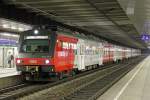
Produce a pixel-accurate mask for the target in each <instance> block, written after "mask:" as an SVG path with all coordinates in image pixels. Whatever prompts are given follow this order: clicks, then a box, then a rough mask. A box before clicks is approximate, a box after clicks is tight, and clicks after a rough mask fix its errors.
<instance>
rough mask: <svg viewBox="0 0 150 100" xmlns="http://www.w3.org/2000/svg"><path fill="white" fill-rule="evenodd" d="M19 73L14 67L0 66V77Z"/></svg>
mask: <svg viewBox="0 0 150 100" xmlns="http://www.w3.org/2000/svg"><path fill="white" fill-rule="evenodd" d="M19 74H20V73H19V72H18V71H17V70H16V68H0V78H3V77H8V76H14V75H19Z"/></svg>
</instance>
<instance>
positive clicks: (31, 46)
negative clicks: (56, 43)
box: [21, 39, 49, 53]
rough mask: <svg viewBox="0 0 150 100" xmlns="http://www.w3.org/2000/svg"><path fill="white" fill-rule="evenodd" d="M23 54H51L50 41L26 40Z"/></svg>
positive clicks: (22, 49) (22, 50)
mask: <svg viewBox="0 0 150 100" xmlns="http://www.w3.org/2000/svg"><path fill="white" fill-rule="evenodd" d="M21 52H27V53H33V52H41V53H48V52H49V40H48V39H26V40H24V41H23V43H22V46H21Z"/></svg>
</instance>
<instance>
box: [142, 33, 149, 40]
mask: <svg viewBox="0 0 150 100" xmlns="http://www.w3.org/2000/svg"><path fill="white" fill-rule="evenodd" d="M141 39H142V40H143V41H149V40H150V35H149V34H143V35H141Z"/></svg>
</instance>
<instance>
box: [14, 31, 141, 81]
mask: <svg viewBox="0 0 150 100" xmlns="http://www.w3.org/2000/svg"><path fill="white" fill-rule="evenodd" d="M19 41H20V42H19V43H20V47H19V56H18V58H17V59H16V66H17V70H19V71H21V72H22V75H23V76H24V77H25V78H26V80H31V81H37V80H38V81H45V80H46V81H49V80H52V79H53V78H59V79H62V78H63V77H65V76H70V75H73V74H75V73H77V72H79V71H85V70H91V69H92V68H95V67H98V66H100V65H103V64H105V63H109V62H116V61H118V60H122V59H123V58H127V56H128V57H130V56H137V55H139V54H140V51H138V50H136V49H133V50H132V51H131V49H128V50H127V49H126V50H125V49H124V47H121V46H116V45H113V44H111V43H108V42H107V41H100V40H98V39H95V38H92V37H90V38H88V37H87V36H84V35H79V34H73V33H71V34H68V33H64V32H59V31H56V32H53V31H50V30H44V29H40V30H29V31H26V32H23V33H22V34H21V36H20V40H19ZM127 51H129V53H127ZM131 53H133V54H132V55H131Z"/></svg>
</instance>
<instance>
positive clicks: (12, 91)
mask: <svg viewBox="0 0 150 100" xmlns="http://www.w3.org/2000/svg"><path fill="white" fill-rule="evenodd" d="M113 65H114V64H111V65H108V66H107V68H111V67H113ZM105 67H106V66H102V67H100V68H97V69H94V70H92V71H86V72H84V73H81V74H79V75H76V76H74V77H73V78H72V77H70V78H66V79H63V80H60V81H57V82H52V83H47V84H34V83H29V84H27V83H24V84H20V85H15V86H12V87H8V88H4V89H1V90H0V100H15V99H17V98H20V97H23V96H26V95H29V94H31V93H34V92H37V91H40V90H43V89H47V88H50V87H52V86H55V85H58V84H61V83H63V82H66V81H69V80H72V79H75V78H78V77H81V76H84V75H87V74H90V73H92V72H95V71H97V70H102V69H104V68H105Z"/></svg>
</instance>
